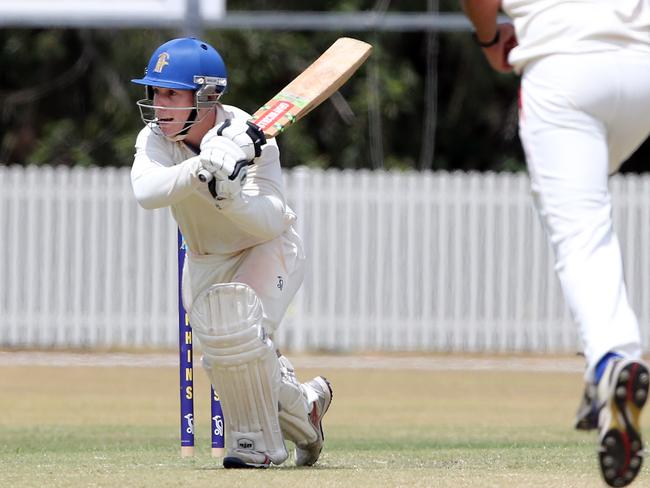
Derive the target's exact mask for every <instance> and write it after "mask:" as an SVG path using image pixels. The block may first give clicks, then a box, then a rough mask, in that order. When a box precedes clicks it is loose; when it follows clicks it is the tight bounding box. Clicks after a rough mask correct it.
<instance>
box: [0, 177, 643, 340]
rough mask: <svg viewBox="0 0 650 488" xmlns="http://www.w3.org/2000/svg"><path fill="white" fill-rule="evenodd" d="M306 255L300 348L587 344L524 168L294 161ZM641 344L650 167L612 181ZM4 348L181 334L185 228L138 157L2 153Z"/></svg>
mask: <svg viewBox="0 0 650 488" xmlns="http://www.w3.org/2000/svg"><path fill="white" fill-rule="evenodd" d="M286 183H287V191H288V195H289V200H290V202H291V205H292V206H293V207H294V209H295V210H296V211H297V213H298V215H299V223H298V228H299V232H300V233H301V234H302V235H303V238H304V240H305V244H306V250H307V253H308V257H309V265H308V270H307V275H306V279H305V283H304V286H303V288H302V290H301V291H300V292H299V294H298V296H297V297H296V300H295V301H294V304H293V306H292V307H291V309H290V310H289V313H288V316H287V318H286V319H285V321H284V323H283V325H282V327H281V328H280V332H279V334H278V337H277V342H278V343H279V344H280V345H282V347H283V348H285V349H293V350H316V349H326V350H344V351H346V350H409V351H410V350H415V351H449V350H453V351H490V352H495V351H554V352H560V351H575V350H578V349H579V348H580V345H579V344H578V335H577V330H576V328H575V327H574V326H573V324H572V322H571V319H570V317H569V315H568V313H567V311H566V307H565V305H564V301H563V299H562V297H561V294H560V291H559V286H558V284H557V280H556V278H555V276H554V273H553V263H552V259H551V256H550V252H549V248H548V246H547V244H546V240H545V238H544V236H543V235H542V229H541V226H540V224H539V222H538V220H537V217H536V215H535V213H534V211H533V209H532V204H531V199H530V196H529V191H528V180H527V177H526V175H523V174H499V175H497V174H462V173H416V172H406V173H388V172H367V171H344V172H339V171H317V170H307V169H304V168H301V169H297V170H293V171H287V172H286ZM612 190H613V193H614V208H615V210H614V212H615V215H614V218H615V222H616V228H617V231H618V233H619V237H620V239H621V243H622V248H623V251H624V254H625V260H626V277H627V282H628V287H629V292H630V297H631V300H632V303H633V305H634V307H635V310H636V311H637V313H638V315H639V319H640V322H641V324H642V330H643V332H644V333H643V336H644V342H645V345H646V347H647V345H648V340H647V339H648V337H647V336H648V334H647V333H645V332H646V331H647V329H648V324H649V322H650V295H649V294H648V293H647V290H649V289H650V287H649V285H650V283H649V281H650V201H649V200H650V178H649V177H647V176H628V177H622V176H617V177H615V178H613V180H612ZM0 237H1V239H0V346H5V347H149V346H151V347H173V346H175V345H176V343H177V332H178V326H177V320H178V319H177V308H176V307H177V282H178V277H177V269H176V267H177V266H176V227H175V225H174V223H173V221H172V219H171V217H170V215H169V212H168V211H167V210H156V211H145V210H143V209H141V208H139V207H138V205H137V204H136V202H135V199H134V198H133V195H132V193H131V187H130V181H129V170H128V169H81V168H73V169H69V168H63V167H60V168H49V167H40V168H37V167H28V168H23V167H18V166H15V167H14V166H9V167H7V166H0Z"/></svg>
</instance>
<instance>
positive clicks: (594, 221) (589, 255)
mask: <svg viewBox="0 0 650 488" xmlns="http://www.w3.org/2000/svg"><path fill="white" fill-rule="evenodd" d="M520 102H521V109H520V114H519V131H520V137H521V140H522V143H523V146H524V151H525V153H526V160H527V164H528V171H529V173H530V178H531V184H532V192H533V197H534V201H535V205H536V207H537V210H538V212H539V215H540V217H541V220H542V223H543V225H544V227H545V230H546V233H547V235H548V237H549V239H550V242H551V244H552V246H553V249H554V252H555V259H556V271H557V274H558V277H559V279H560V283H561V286H562V290H563V292H564V296H565V298H566V301H567V303H568V306H569V308H570V310H571V312H572V314H573V317H574V319H575V321H576V322H577V323H578V326H579V327H580V334H581V337H582V341H583V345H584V352H585V356H586V359H587V371H586V374H585V378H586V379H587V380H588V381H589V380H591V379H592V378H593V370H594V367H595V365H596V364H597V362H598V360H599V359H600V358H601V357H602V356H603V355H604V354H606V353H607V352H608V351H614V352H619V353H621V354H622V355H624V356H631V357H639V356H640V355H641V345H640V336H639V326H638V322H637V318H636V316H635V314H634V312H633V311H632V309H631V307H630V304H629V302H628V297H627V291H626V285H625V281H624V277H623V266H622V259H621V250H620V246H619V243H618V239H617V237H616V234H615V233H614V230H613V226H612V218H611V213H612V208H611V201H610V193H609V189H608V176H609V174H611V173H613V172H615V171H616V170H618V168H619V167H620V165H621V163H622V162H623V161H624V160H625V159H627V158H628V157H629V156H630V155H631V154H632V153H633V152H634V150H635V149H636V148H637V147H638V146H639V145H640V144H641V143H642V142H643V141H644V139H645V138H646V137H647V136H648V133H650V57H649V56H648V55H647V54H645V53H637V52H634V51H632V50H630V49H628V50H625V51H623V50H621V51H616V52H606V53H591V54H579V55H553V56H547V57H544V58H541V59H540V60H536V61H533V62H531V63H530V64H529V65H527V66H526V68H525V69H524V73H523V76H522V81H521V100H520ZM648 252H650V250H648ZM645 292H648V293H650V290H645Z"/></svg>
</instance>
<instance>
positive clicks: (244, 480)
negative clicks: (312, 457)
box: [0, 367, 650, 488]
mask: <svg viewBox="0 0 650 488" xmlns="http://www.w3.org/2000/svg"><path fill="white" fill-rule="evenodd" d="M298 373H299V376H300V377H301V378H302V379H303V380H304V379H307V378H308V377H310V376H313V375H315V374H318V373H324V374H326V375H327V376H328V378H329V379H330V380H331V382H332V384H333V387H334V402H333V404H332V408H331V410H330V412H329V413H328V414H327V417H326V436H327V439H326V447H325V450H324V453H323V455H322V457H321V460H320V461H319V463H318V464H317V465H316V466H315V467H313V468H296V467H295V466H294V464H293V461H292V460H291V459H290V460H289V461H287V463H285V464H284V465H283V466H280V467H274V468H271V469H269V470H265V471H258V470H255V471H230V470H229V471H226V470H224V469H222V468H221V466H220V463H219V461H218V460H215V459H213V458H211V457H210V452H209V447H208V443H209V439H208V434H209V426H208V422H207V419H208V413H207V407H208V393H207V383H206V381H205V378H204V376H205V375H204V374H203V373H202V372H200V371H198V370H197V372H196V375H195V380H196V382H197V385H196V390H197V392H202V391H204V392H205V394H204V395H199V397H198V398H197V412H196V419H197V424H196V433H197V439H196V444H197V452H196V456H195V457H194V458H185V459H182V458H180V455H179V452H180V449H179V441H178V429H179V427H178V398H177V392H178V385H177V383H176V381H177V371H176V370H175V369H174V368H124V367H121V368H97V367H56V368H54V367H53V368H47V367H0V412H1V414H0V485H1V486H15V487H39V488H40V487H86V486H87V487H112V486H120V487H121V486H128V487H153V486H170V487H171V486H174V487H180V486H191V487H202V486H206V487H208V486H211V487H214V486H227V487H230V486H242V487H244V486H245V487H258V486H278V487H294V486H295V487H307V486H314V487H322V486H323V487H329V486H332V487H354V488H362V487H383V486H388V487H402V486H403V487H428V486H431V487H518V486H522V487H532V486H540V487H542V486H543V487H547V486H552V487H553V486H557V487H594V486H602V482H601V480H600V475H599V473H598V470H597V464H596V455H595V449H596V445H595V434H593V433H590V434H585V433H579V432H575V431H573V430H572V429H571V424H572V421H573V414H574V410H575V407H576V406H577V400H578V398H579V395H580V393H581V378H580V376H579V375H577V374H563V373H535V374H531V373H523V372H521V373H520V372H508V373H504V372H487V371H486V372H463V371H454V372H436V371H382V370H370V371H352V370H346V369H337V370H332V371H319V372H316V371H307V370H304V371H299V372H298ZM644 471H645V469H644ZM645 474H646V473H644V472H642V473H641V474H640V476H639V478H640V479H639V481H638V482H637V484H636V485H635V486H644V484H645V485H646V486H648V483H649V482H650V477H648V478H649V479H647V480H646V479H645V478H646V476H645ZM644 482H645V483H644Z"/></svg>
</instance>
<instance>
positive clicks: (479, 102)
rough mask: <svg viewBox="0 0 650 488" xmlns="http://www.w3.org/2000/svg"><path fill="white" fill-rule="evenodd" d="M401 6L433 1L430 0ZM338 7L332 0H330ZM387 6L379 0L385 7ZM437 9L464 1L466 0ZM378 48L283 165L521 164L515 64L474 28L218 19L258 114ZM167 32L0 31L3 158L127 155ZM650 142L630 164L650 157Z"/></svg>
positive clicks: (350, 3) (285, 139)
mask: <svg viewBox="0 0 650 488" xmlns="http://www.w3.org/2000/svg"><path fill="white" fill-rule="evenodd" d="M402 3H405V2H400V4H399V6H390V9H391V10H398V9H399V10H400V11H409V10H410V11H424V10H426V9H427V5H430V4H431V2H427V1H426V0H421V1H413V2H408V5H402ZM332 5H336V7H335V8H334V7H333V6H332ZM382 5H383V7H382ZM387 5H389V2H385V1H382V0H373V1H368V0H337V1H335V2H333V1H331V0H329V1H327V2H326V1H324V0H313V1H312V2H309V9H310V10H330V11H331V10H337V11H359V10H372V9H381V8H384V9H385V7H386V6H387ZM305 8H306V7H305V6H304V2H302V1H299V0H284V1H281V2H278V1H270V0H255V1H250V0H247V1H243V0H229V2H228V10H229V11H233V10H238V9H242V10H243V9H245V10H248V11H250V10H276V11H277V10H304V9H305ZM440 8H444V9H447V10H448V11H449V10H450V9H457V6H456V2H444V1H443V2H440ZM343 35H348V36H352V37H357V38H359V39H362V40H366V41H367V42H370V43H371V44H373V46H374V52H373V54H372V56H371V58H370V59H369V60H368V62H367V63H366V64H365V65H364V67H362V69H361V70H360V71H359V72H358V73H357V74H356V75H355V76H354V77H353V78H352V80H351V81H350V82H348V83H347V84H346V85H345V86H344V87H343V88H342V89H341V90H340V94H339V95H336V96H335V97H333V98H332V99H331V100H329V101H327V102H325V103H324V104H323V105H322V106H321V107H319V108H318V109H316V110H315V111H314V112H312V113H311V114H310V115H309V116H308V117H307V118H306V119H304V120H302V121H301V122H300V123H299V124H297V125H296V126H294V127H292V128H291V129H290V130H288V131H287V132H286V133H285V134H283V135H281V136H280V138H279V144H280V146H281V149H282V157H283V164H284V165H285V166H287V167H291V166H295V165H300V164H305V165H310V166H318V167H337V168H378V167H384V168H432V169H447V170H454V169H460V170H479V171H484V170H497V171H501V170H520V169H523V168H524V163H523V153H522V150H521V147H520V143H519V140H518V136H517V90H518V78H517V77H516V76H515V75H500V74H496V73H494V72H492V71H491V70H490V69H489V67H488V65H487V63H486V62H485V61H484V59H483V58H482V54H481V52H480V50H479V49H478V48H477V47H476V46H475V45H474V44H473V43H472V41H471V39H470V36H469V34H468V33H466V32H462V33H461V32H459V33H442V34H431V33H426V32H416V33H398V32H296V31H291V32H282V31H266V30H264V31H262V30H260V31H246V30H222V31H214V30H208V31H206V32H205V34H204V36H203V37H204V38H205V39H206V40H207V41H208V42H210V43H211V44H212V45H214V46H215V47H216V48H217V50H218V51H219V52H220V53H221V54H222V56H223V58H224V60H225V61H226V64H227V66H228V71H229V88H228V92H227V93H226V95H225V96H224V97H223V99H222V100H223V102H224V103H227V104H233V105H237V106H239V107H241V108H243V109H244V110H247V111H249V112H252V111H254V110H255V109H256V108H257V107H258V106H259V105H260V104H261V103H263V102H265V101H266V100H268V99H269V98H271V96H272V95H274V94H275V93H277V92H278V91H279V90H280V89H281V88H282V87H283V86H284V85H286V84H287V83H288V82H289V81H290V80H291V79H292V78H294V77H295V76H296V75H297V74H299V73H300V72H301V71H302V70H303V69H304V68H305V67H307V66H308V65H309V63H311V62H312V61H313V60H314V59H315V58H317V57H318V55H319V54H320V53H321V52H322V51H324V50H325V49H326V48H327V47H328V46H329V45H330V44H331V43H332V42H333V41H334V40H335V39H336V38H337V37H340V36H343ZM178 36H179V34H178V33H177V32H173V31H157V30H118V31H108V30H73V29H55V30H53V29H15V30H14V29H9V30H3V31H0V63H1V65H2V67H3V68H4V69H2V70H1V71H0V104H1V106H2V111H1V116H0V162H2V163H18V164H65V165H97V166H128V165H130V164H131V162H132V157H133V143H134V141H135V137H136V135H137V133H138V131H139V130H140V129H141V127H142V122H141V121H140V118H139V115H138V111H137V108H136V107H135V101H136V100H137V99H138V98H142V97H143V91H142V87H140V86H137V85H134V84H132V83H130V79H131V78H135V77H139V76H141V75H142V73H143V69H144V67H145V66H146V64H147V61H148V59H149V56H150V55H151V53H152V52H153V50H154V49H155V48H156V47H157V46H158V45H160V44H161V43H163V42H164V41H166V40H168V39H171V38H173V37H178ZM648 152H650V148H647V147H645V146H644V147H642V149H641V151H639V152H638V153H637V155H635V157H634V158H633V159H632V160H631V161H630V162H628V164H627V165H626V167H627V168H629V169H631V170H635V171H642V170H645V169H647V163H645V160H646V159H647V155H648Z"/></svg>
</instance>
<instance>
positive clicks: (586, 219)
mask: <svg viewBox="0 0 650 488" xmlns="http://www.w3.org/2000/svg"><path fill="white" fill-rule="evenodd" d="M462 3H463V7H464V9H465V12H466V14H467V16H468V17H469V19H470V20H471V22H472V23H473V25H474V27H475V40H476V41H477V43H478V44H479V45H480V47H481V48H482V50H483V54H484V55H485V57H486V58H487V60H488V62H489V64H490V65H491V66H492V67H493V68H494V69H496V70H497V71H500V72H509V71H512V70H514V71H515V72H517V73H518V74H521V90H520V113H519V134H520V138H521V141H522V143H523V147H524V151H525V154H526V162H527V165H528V171H529V174H530V178H531V184H532V193H533V197H534V202H535V205H536V208H537V211H538V213H539V215H540V217H541V220H542V223H543V225H544V228H545V230H546V233H547V236H548V239H549V241H550V243H551V245H552V247H553V250H554V253H555V268H556V271H557V275H558V277H559V280H560V283H561V286H562V290H563V292H564V297H565V299H566V301H567V303H568V305H569V308H570V310H571V312H572V315H573V317H574V319H575V321H576V322H577V324H578V326H579V328H580V334H581V338H582V342H583V346H584V353H585V357H586V361H587V365H586V366H587V368H586V373H585V380H586V390H585V395H584V399H583V402H582V404H581V406H580V409H579V410H578V415H577V421H576V428H577V429H583V430H592V429H598V444H599V447H598V460H599V463H600V470H601V473H602V476H603V478H604V480H605V482H606V483H607V484H609V485H610V486H626V485H628V484H629V483H631V482H632V481H633V480H634V478H635V477H636V476H637V474H638V473H639V470H640V469H641V463H642V460H643V443H642V441H641V430H640V426H639V417H640V413H641V409H642V408H643V406H644V405H645V403H646V399H647V395H648V380H649V376H648V367H647V366H646V364H645V363H644V362H643V361H642V360H641V341H640V336H639V325H638V322H637V318H636V316H635V314H634V312H633V311H632V309H631V307H630V304H629V301H628V297H627V291H626V286H625V281H624V277H623V266H622V259H621V250H620V246H619V242H618V239H617V237H616V234H615V232H614V229H613V225H612V217H611V214H612V208H611V197H610V193H609V189H608V176H609V175H610V174H611V173H613V172H615V171H617V170H618V169H619V167H620V166H621V163H622V162H623V161H625V160H626V159H627V158H628V157H629V156H630V155H631V154H632V153H633V152H634V151H635V150H636V148H637V147H639V145H640V144H641V143H642V142H643V141H644V140H645V139H646V138H647V137H648V134H649V133H650V115H649V114H650V0H611V1H609V0H543V1H541V0H464V1H463V2H462ZM500 8H503V10H504V11H505V13H506V14H507V15H508V16H509V17H510V18H511V19H512V21H513V24H509V23H507V24H500V25H499V24H497V14H498V12H499V9H500Z"/></svg>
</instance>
